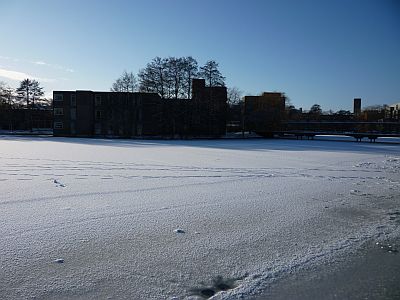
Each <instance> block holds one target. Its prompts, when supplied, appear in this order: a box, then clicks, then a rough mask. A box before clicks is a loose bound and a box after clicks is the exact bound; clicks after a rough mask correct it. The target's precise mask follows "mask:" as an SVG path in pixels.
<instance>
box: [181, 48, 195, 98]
mask: <svg viewBox="0 0 400 300" xmlns="http://www.w3.org/2000/svg"><path fill="white" fill-rule="evenodd" d="M198 73H199V67H198V63H197V61H196V60H195V59H194V58H193V57H191V56H187V57H184V58H183V74H184V78H183V88H184V89H185V90H186V91H187V94H186V95H187V96H186V97H187V98H188V99H190V98H191V97H192V80H193V78H196V77H197V75H198Z"/></svg>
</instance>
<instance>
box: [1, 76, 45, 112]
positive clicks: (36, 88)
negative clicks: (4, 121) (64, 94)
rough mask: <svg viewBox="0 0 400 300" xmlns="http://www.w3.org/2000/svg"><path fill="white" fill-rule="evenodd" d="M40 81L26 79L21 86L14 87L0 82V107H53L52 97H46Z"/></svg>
mask: <svg viewBox="0 0 400 300" xmlns="http://www.w3.org/2000/svg"><path fill="white" fill-rule="evenodd" d="M43 96H44V90H43V87H42V86H41V85H40V82H39V81H37V80H34V79H29V78H27V79H24V80H22V81H21V82H20V84H19V87H18V88H16V89H14V88H11V87H10V86H8V85H6V84H5V83H4V82H0V108H1V109H10V108H11V109H13V108H31V109H32V108H35V109H40V108H42V109H46V108H50V107H51V99H46V98H44V97H43Z"/></svg>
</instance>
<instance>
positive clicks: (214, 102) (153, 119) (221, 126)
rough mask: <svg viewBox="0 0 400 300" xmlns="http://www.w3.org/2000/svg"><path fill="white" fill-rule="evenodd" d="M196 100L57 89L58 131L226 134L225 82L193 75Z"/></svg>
mask: <svg viewBox="0 0 400 300" xmlns="http://www.w3.org/2000/svg"><path fill="white" fill-rule="evenodd" d="M192 90H193V92H192V98H191V99H162V98H161V97H160V96H159V95H158V94H156V93H124V92H93V91H54V92H53V115H54V131H53V132H54V135H55V136H84V137H91V136H98V137H123V138H134V137H146V136H160V137H172V138H175V137H176V138H185V137H196V136H207V137H217V136H221V135H223V134H225V124H226V101H227V92H226V88H225V87H206V86H205V81H204V79H194V80H193V89H192Z"/></svg>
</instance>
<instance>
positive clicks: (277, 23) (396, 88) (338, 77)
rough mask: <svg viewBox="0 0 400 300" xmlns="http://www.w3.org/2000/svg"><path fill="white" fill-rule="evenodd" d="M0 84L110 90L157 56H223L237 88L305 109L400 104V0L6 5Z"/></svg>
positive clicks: (1, 16) (2, 2)
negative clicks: (32, 82)
mask: <svg viewBox="0 0 400 300" xmlns="http://www.w3.org/2000/svg"><path fill="white" fill-rule="evenodd" d="M0 26H1V36H0V80H1V81H5V82H6V83H8V84H9V85H11V86H12V87H16V86H18V84H19V80H21V79H23V78H25V77H31V78H37V79H39V81H40V82H41V83H42V85H43V86H44V88H45V90H46V92H47V94H51V93H52V91H53V90H75V89H87V90H89V89H90V90H105V91H107V90H109V89H110V87H111V84H112V82H113V81H114V80H115V79H116V78H117V77H118V76H119V75H120V74H121V73H122V72H123V71H124V70H127V71H133V72H134V73H137V71H138V70H139V69H140V68H143V67H144V66H145V65H146V64H147V63H148V62H149V61H150V60H151V59H153V58H154V57H156V56H160V57H168V56H177V57H179V56H189V55H191V56H193V57H194V58H196V59H197V60H198V62H199V64H204V63H205V61H206V60H208V59H214V60H216V61H217V62H218V63H219V64H220V70H221V72H222V73H223V75H224V76H226V83H227V86H228V87H233V86H236V87H238V88H239V89H241V90H243V91H244V92H245V94H247V95H251V94H258V93H260V92H262V91H281V92H285V93H286V94H287V96H289V98H290V99H291V101H292V103H293V104H294V105H295V106H296V107H303V108H304V109H309V108H310V107H311V105H312V104H314V103H319V104H320V105H321V106H322V109H323V110H328V109H333V110H338V109H349V110H350V109H351V108H352V100H353V98H355V97H361V98H362V101H363V106H367V105H372V104H384V103H387V104H390V103H395V102H400V1H397V0H354V1H353V0H335V1H333V0H318V1H317V0H304V1H303V0H292V1H288V0H271V1H270V0H259V1H256V0H242V1H235V0H202V1H196V0H137V1H133V0H132V1H128V0H126V1H119V0H113V1H100V0H98V1H91V0H79V1H76V0H65V1H61V0H36V1H31V0H25V1H20V0H9V1H6V0H0Z"/></svg>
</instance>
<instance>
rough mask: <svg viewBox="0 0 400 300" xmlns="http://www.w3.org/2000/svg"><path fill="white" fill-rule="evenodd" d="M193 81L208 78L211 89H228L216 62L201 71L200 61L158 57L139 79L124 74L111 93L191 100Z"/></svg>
mask: <svg viewBox="0 0 400 300" xmlns="http://www.w3.org/2000/svg"><path fill="white" fill-rule="evenodd" d="M193 78H204V79H205V81H206V85H207V86H225V77H224V76H222V74H221V72H220V71H219V66H218V63H217V62H216V61H214V60H209V61H207V62H206V63H205V64H204V65H203V66H200V67H199V64H198V62H197V61H196V59H194V58H193V57H191V56H187V57H168V58H161V57H156V58H154V59H153V60H152V61H151V62H149V63H148V64H147V65H146V67H145V68H143V69H141V70H139V72H138V74H137V75H136V76H135V75H134V74H133V73H132V72H127V71H124V72H123V74H122V75H121V76H120V77H119V78H118V79H117V80H116V81H115V82H114V83H113V84H112V87H111V91H114V92H135V91H139V92H150V93H158V94H159V95H160V96H161V97H162V98H165V99H178V98H187V99H190V98H191V95H192V79H193Z"/></svg>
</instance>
